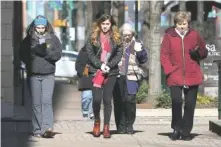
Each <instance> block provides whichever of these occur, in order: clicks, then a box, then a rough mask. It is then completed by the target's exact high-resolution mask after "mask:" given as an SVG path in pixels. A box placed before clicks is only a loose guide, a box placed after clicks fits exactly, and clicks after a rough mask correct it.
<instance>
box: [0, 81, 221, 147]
mask: <svg viewBox="0 0 221 147" xmlns="http://www.w3.org/2000/svg"><path fill="white" fill-rule="evenodd" d="M58 90H60V91H59V93H57V94H56V97H55V101H57V102H56V110H55V113H54V114H55V124H54V131H55V132H56V135H55V136H54V138H53V139H44V138H40V139H38V138H34V137H31V136H30V135H29V134H28V132H27V131H26V132H25V131H22V129H20V130H19V131H18V130H17V131H16V132H13V129H11V131H8V132H7V128H5V129H4V130H5V132H4V133H2V147H88V146H92V147H117V146H120V147H220V146H221V138H220V136H218V135H216V134H214V133H212V132H210V131H209V120H216V119H217V118H218V116H217V115H218V112H217V109H196V111H195V119H194V127H193V130H192V135H193V136H194V137H195V138H194V139H193V140H192V141H187V142H185V141H181V140H178V141H171V140H170V139H169V138H168V135H169V134H170V133H171V132H172V130H171V128H170V123H171V122H170V121H171V109H137V118H136V121H135V124H134V129H135V131H136V133H135V134H134V135H126V134H125V135H119V134H116V127H115V122H114V116H113V113H112V116H111V122H110V129H111V132H112V134H113V135H112V138H111V139H104V138H103V136H102V135H101V136H100V137H99V138H94V137H93V136H92V134H91V131H92V128H93V121H91V120H85V119H83V118H82V116H81V110H80V93H79V92H78V91H77V90H76V87H74V88H73V85H58V87H57V89H55V91H56V92H58ZM102 114H103V111H101V118H103V115H102ZM102 122H103V121H102ZM102 126H103V124H102V125H101V129H103V128H102ZM24 127H28V126H24Z"/></svg>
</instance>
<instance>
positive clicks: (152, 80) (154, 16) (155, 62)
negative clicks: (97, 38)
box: [148, 1, 163, 106]
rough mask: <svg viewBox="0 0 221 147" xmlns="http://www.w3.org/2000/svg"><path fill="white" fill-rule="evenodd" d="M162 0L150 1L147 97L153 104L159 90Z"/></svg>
mask: <svg viewBox="0 0 221 147" xmlns="http://www.w3.org/2000/svg"><path fill="white" fill-rule="evenodd" d="M162 6H163V1H151V2H150V37H149V38H150V41H149V43H150V48H149V89H148V99H149V100H150V102H151V103H152V105H153V106H155V100H156V98H157V97H158V96H159V94H160V92H161V65H160V41H161V34H160V15H161V8H162Z"/></svg>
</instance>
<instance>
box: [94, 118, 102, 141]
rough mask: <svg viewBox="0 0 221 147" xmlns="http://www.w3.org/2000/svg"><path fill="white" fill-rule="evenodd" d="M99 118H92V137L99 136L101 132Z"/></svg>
mask: <svg viewBox="0 0 221 147" xmlns="http://www.w3.org/2000/svg"><path fill="white" fill-rule="evenodd" d="M100 125H101V123H100V120H94V128H93V136H94V137H99V136H100V134H101V132H100Z"/></svg>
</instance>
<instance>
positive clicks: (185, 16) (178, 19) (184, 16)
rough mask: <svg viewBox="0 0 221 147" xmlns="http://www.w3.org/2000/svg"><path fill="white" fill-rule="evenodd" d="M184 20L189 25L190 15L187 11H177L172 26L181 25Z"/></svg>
mask: <svg viewBox="0 0 221 147" xmlns="http://www.w3.org/2000/svg"><path fill="white" fill-rule="evenodd" d="M184 20H187V22H188V23H189V22H190V20H191V13H190V12H187V11H178V12H177V13H176V14H175V16H174V19H173V21H174V24H177V23H182V22H183V21H184Z"/></svg>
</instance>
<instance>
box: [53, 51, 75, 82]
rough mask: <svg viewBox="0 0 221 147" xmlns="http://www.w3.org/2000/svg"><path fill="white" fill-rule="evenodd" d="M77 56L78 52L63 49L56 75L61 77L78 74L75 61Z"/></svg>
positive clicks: (57, 64)
mask: <svg viewBox="0 0 221 147" xmlns="http://www.w3.org/2000/svg"><path fill="white" fill-rule="evenodd" d="M77 56H78V52H75V51H67V50H63V51H62V56H61V59H60V60H59V61H57V62H56V70H55V76H56V77H61V78H73V77H74V76H76V75H77V71H76V70H75V62H76V60H77Z"/></svg>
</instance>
